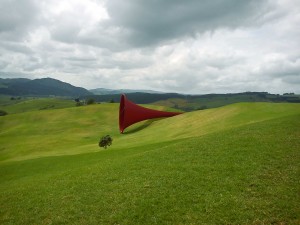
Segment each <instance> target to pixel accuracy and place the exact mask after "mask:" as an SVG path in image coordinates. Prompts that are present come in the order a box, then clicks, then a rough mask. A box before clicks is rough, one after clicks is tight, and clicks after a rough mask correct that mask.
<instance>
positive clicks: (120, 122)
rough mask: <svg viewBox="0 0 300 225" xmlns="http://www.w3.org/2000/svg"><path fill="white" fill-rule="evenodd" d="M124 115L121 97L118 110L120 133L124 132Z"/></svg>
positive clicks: (123, 101)
mask: <svg viewBox="0 0 300 225" xmlns="http://www.w3.org/2000/svg"><path fill="white" fill-rule="evenodd" d="M124 114H125V96H124V95H122V96H121V101H120V108H119V128H120V131H121V133H123V130H124Z"/></svg>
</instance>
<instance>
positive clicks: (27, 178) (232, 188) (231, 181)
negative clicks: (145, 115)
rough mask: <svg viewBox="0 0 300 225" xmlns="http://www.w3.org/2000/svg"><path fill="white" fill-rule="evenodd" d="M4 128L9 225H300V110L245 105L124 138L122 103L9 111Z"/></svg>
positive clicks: (0, 145) (156, 123)
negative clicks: (105, 139) (107, 138)
mask: <svg viewBox="0 0 300 225" xmlns="http://www.w3.org/2000/svg"><path fill="white" fill-rule="evenodd" d="M153 107H154V108H156V109H161V110H165V109H166V108H165V107H158V106H153ZM0 131H1V133H0V152H1V154H0V176H1V180H0V193H1V194H0V205H1V206H0V223H1V224H299V223H300V208H299V205H300V179H299V178H300V170H299V169H300V168H299V165H300V150H299V149H300V141H299V140H300V139H299V137H300V104H285V103H278V104H274V103H238V104H233V105H228V106H225V107H221V108H216V109H209V110H201V111H196V112H191V113H184V114H182V115H179V116H176V117H172V118H166V119H158V120H150V121H145V122H141V123H139V124H136V125H134V126H132V127H130V128H128V129H127V130H125V131H126V132H125V134H123V135H121V134H119V131H118V104H100V105H90V106H84V107H70V108H64V109H55V110H39V111H28V112H24V113H17V114H11V115H7V116H4V117H0ZM106 134H110V135H111V136H112V137H113V139H114V140H113V145H112V146H110V147H109V148H108V149H107V150H103V149H100V148H99V147H98V141H99V139H100V137H101V136H103V135H106Z"/></svg>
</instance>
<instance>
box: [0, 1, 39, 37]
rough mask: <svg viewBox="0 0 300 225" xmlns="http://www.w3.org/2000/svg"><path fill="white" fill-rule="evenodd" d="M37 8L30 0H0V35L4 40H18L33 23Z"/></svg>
mask: <svg viewBox="0 0 300 225" xmlns="http://www.w3.org/2000/svg"><path fill="white" fill-rule="evenodd" d="M37 15H38V8H37V6H36V4H35V2H34V1H32V0H1V2H0V37H1V38H2V39H6V40H8V39H9V40H20V39H21V38H22V37H23V35H26V34H27V33H28V28H29V27H30V26H31V25H32V23H34V21H35V20H36V18H37Z"/></svg>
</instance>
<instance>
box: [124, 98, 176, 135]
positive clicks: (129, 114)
mask: <svg viewBox="0 0 300 225" xmlns="http://www.w3.org/2000/svg"><path fill="white" fill-rule="evenodd" d="M178 114H181V113H180V112H163V111H158V110H154V109H147V108H144V107H142V106H139V105H136V104H134V103H133V102H131V101H129V100H128V99H127V98H126V96H125V95H124V94H122V96H121V101H120V109H119V129H120V132H121V133H123V132H124V130H125V128H126V127H129V126H130V125H132V124H134V123H137V122H140V121H143V120H148V119H153V118H160V117H171V116H176V115H178Z"/></svg>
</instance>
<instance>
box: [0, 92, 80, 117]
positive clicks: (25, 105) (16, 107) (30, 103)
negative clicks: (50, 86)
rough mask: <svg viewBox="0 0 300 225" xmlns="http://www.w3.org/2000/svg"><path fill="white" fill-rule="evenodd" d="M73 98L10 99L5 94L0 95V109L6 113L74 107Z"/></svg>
mask: <svg viewBox="0 0 300 225" xmlns="http://www.w3.org/2000/svg"><path fill="white" fill-rule="evenodd" d="M74 106H75V102H74V100H70V99H62V98H29V97H27V98H24V97H23V98H20V99H14V100H11V98H9V97H7V96H2V97H0V109H1V110H4V111H6V112H7V113H8V114H14V113H22V112H31V111H37V110H46V109H61V108H68V107H74Z"/></svg>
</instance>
